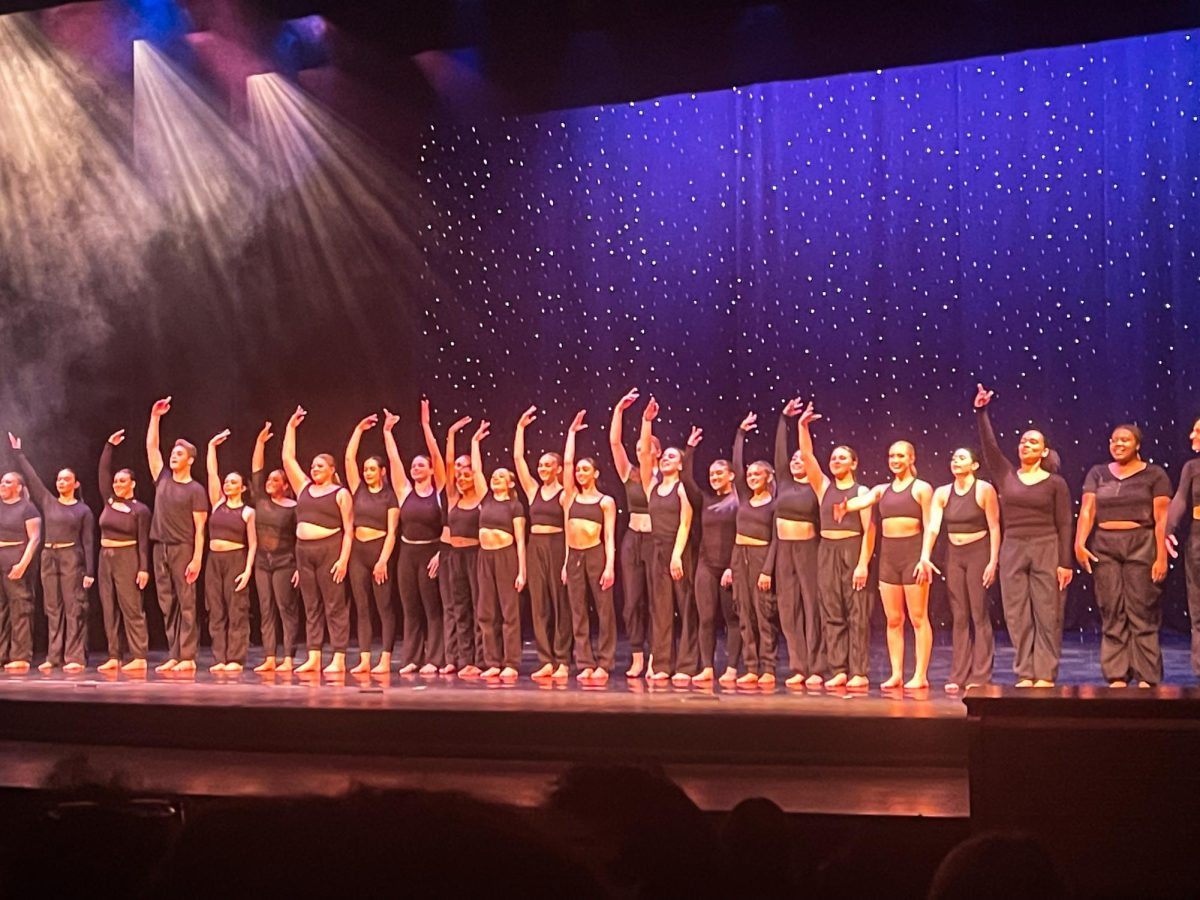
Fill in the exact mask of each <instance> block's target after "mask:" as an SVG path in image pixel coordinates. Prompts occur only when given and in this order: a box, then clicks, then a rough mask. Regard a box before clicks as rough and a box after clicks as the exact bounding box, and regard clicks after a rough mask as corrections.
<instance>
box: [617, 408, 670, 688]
mask: <svg viewBox="0 0 1200 900" xmlns="http://www.w3.org/2000/svg"><path fill="white" fill-rule="evenodd" d="M637 399H638V392H637V388H634V389H633V390H631V391H630V392H629V393H627V394H626V395H625V396H624V397H622V398H621V399H620V400H619V401H617V405H616V406H615V407H613V414H612V424H611V425H610V426H609V431H608V445H609V449H610V450H611V451H612V458H613V466H614V468H615V471H616V473H617V477H618V478H620V479H621V483H622V484H623V485H624V486H625V509H626V511H627V512H628V513H629V524H628V525H627V527H626V529H625V536H624V537H622V538H621V552H620V554H619V556H620V565H621V594H622V597H623V605H622V612H623V618H624V620H625V634H626V637H628V638H629V649H630V652H631V654H632V659H631V660H630V664H629V669H628V671H626V672H625V674H626V675H628V676H629V677H630V678H637V677H638V676H639V675H641V674H642V672H644V671H645V667H646V653H645V651H646V619H647V615H648V609H649V602H650V563H651V561H652V560H653V558H654V540H653V538H652V537H651V535H650V506H649V500H648V499H647V497H646V491H645V489H644V488H643V487H642V477H641V474H640V472H639V471H638V470H636V469H635V468H634V467H633V464H632V463H631V462H630V461H629V454H628V453H626V452H625V444H624V439H623V437H622V428H623V422H622V418H623V416H624V414H625V410H627V409H629V407H631V406H632V405H633V404H634V403H636V402H637ZM646 449H647V452H649V453H650V455H651V457H652V458H653V459H654V460H657V459H658V457H659V456H660V455H661V448H660V446H659V443H658V439H657V438H653V439H652V441H651V443H650V446H649V447H647V448H646ZM637 458H638V459H640V458H641V446H640V444H639V445H638V449H637Z"/></svg>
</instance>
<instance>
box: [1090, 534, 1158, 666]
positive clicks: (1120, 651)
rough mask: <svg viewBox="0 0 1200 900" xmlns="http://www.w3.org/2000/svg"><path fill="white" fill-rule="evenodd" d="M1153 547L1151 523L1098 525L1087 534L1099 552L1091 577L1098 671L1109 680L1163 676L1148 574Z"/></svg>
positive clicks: (1154, 586) (1154, 587)
mask: <svg viewBox="0 0 1200 900" xmlns="http://www.w3.org/2000/svg"><path fill="white" fill-rule="evenodd" d="M1156 550H1157V548H1156V547H1155V545H1154V529H1153V528H1135V529H1131V530H1129V531H1105V530H1103V529H1097V531H1096V533H1095V536H1094V537H1093V538H1092V552H1093V553H1095V554H1096V556H1098V557H1099V559H1098V560H1097V561H1096V563H1095V564H1094V565H1093V566H1092V577H1093V578H1094V580H1095V584H1096V602H1097V603H1098V604H1099V606H1100V621H1101V626H1102V627H1103V629H1104V634H1103V636H1102V637H1101V639H1100V671H1101V672H1102V673H1103V674H1104V677H1105V678H1106V679H1107V680H1108V681H1114V680H1117V679H1120V680H1122V681H1127V680H1129V679H1130V678H1133V679H1135V680H1138V681H1147V682H1149V683H1150V684H1158V683H1159V682H1160V681H1162V678H1163V661H1162V647H1161V646H1160V645H1159V642H1158V629H1159V627H1160V626H1161V625H1162V607H1161V606H1160V605H1159V602H1158V597H1159V593H1160V590H1159V586H1158V585H1157V584H1155V583H1154V579H1153V578H1151V577H1150V568H1151V566H1153V565H1154V555H1155V552H1156Z"/></svg>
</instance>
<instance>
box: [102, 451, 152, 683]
mask: <svg viewBox="0 0 1200 900" xmlns="http://www.w3.org/2000/svg"><path fill="white" fill-rule="evenodd" d="M124 440H125V429H124V428H122V429H121V430H119V431H114V432H113V433H112V434H111V435H109V438H108V440H107V441H105V442H104V449H103V450H102V451H101V453H100V470H99V481H97V484H98V485H99V486H100V491H101V493H102V494H103V496H104V511H103V512H101V513H100V519H99V524H100V564H99V572H98V573H97V580H98V581H99V585H100V611H101V612H102V613H103V616H104V637H105V640H106V642H107V647H108V659H107V660H105V661H104V662H102V663H101V664H100V665H99V667H98V668H97V671H100V672H115V671H116V670H117V669H118V668H119V669H120V670H121V671H122V672H129V673H138V672H145V671H146V652H147V650H148V647H149V643H150V638H149V635H148V634H147V632H146V609H145V607H143V606H142V591H144V590H145V589H146V585H147V584H149V583H150V507H148V506H147V505H146V504H145V503H143V502H142V501H140V500H137V499H135V498H134V496H133V492H134V489H135V488H136V487H137V484H136V482H135V481H134V480H133V472H131V471H130V470H129V469H120V470H118V471H117V473H116V475H114V474H113V470H112V455H113V448H114V447H119V446H120V445H121V444H122V443H123V442H124ZM122 626H123V627H122ZM122 631H124V636H125V646H126V647H127V648H128V650H129V659H128V660H127V661H126V663H125V664H124V665H121V634H122Z"/></svg>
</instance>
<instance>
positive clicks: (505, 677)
mask: <svg viewBox="0 0 1200 900" xmlns="http://www.w3.org/2000/svg"><path fill="white" fill-rule="evenodd" d="M520 677H521V673H520V672H518V671H517V670H516V669H514V668H513V667H512V666H505V667H504V668H503V669H501V670H500V680H501V681H516V680H517V679H518V678H520Z"/></svg>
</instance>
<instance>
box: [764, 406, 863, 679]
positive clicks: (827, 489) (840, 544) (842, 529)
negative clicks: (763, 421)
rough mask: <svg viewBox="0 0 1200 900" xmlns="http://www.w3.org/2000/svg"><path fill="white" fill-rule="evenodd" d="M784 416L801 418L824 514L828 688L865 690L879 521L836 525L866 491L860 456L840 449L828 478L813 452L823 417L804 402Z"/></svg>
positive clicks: (807, 468) (821, 575)
mask: <svg viewBox="0 0 1200 900" xmlns="http://www.w3.org/2000/svg"><path fill="white" fill-rule="evenodd" d="M783 412H784V415H785V416H793V415H794V416H797V417H798V418H797V427H798V428H799V431H800V455H801V457H802V458H803V460H804V473H805V477H806V478H807V479H808V481H809V483H810V484H811V485H812V486H813V489H814V490H815V491H816V492H817V499H818V501H819V502H820V505H821V506H820V510H821V544H820V546H819V547H818V549H817V584H818V586H819V594H820V597H821V623H822V628H823V630H824V633H825V652H826V656H827V659H828V665H829V671H830V673H831V674H830V677H829V679H828V680H826V682H825V687H826V688H830V689H836V688H843V687H844V688H847V689H849V690H852V691H865V690H866V689H867V688H869V687H870V686H871V680H870V678H869V677H868V671H869V668H870V662H871V658H870V650H871V633H870V632H871V598H870V595H869V594H868V593H867V591H866V587H867V572H868V566H869V565H870V562H871V555H872V554H873V553H874V552H875V530H876V529H875V520H874V518H873V517H872V516H871V511H870V510H869V509H864V510H861V511H860V512H859V513H858V515H857V516H846V517H845V518H844V521H840V522H839V521H837V520H836V519H835V517H834V509H835V508H836V507H839V506H840V505H841V504H843V503H845V502H846V501H847V500H849V499H850V498H852V497H861V496H862V495H864V494H866V493H867V489H866V488H865V487H864V486H862V485H861V484H859V483H858V482H857V481H855V479H854V476H855V473H856V472H857V471H858V454H857V453H855V452H854V449H853V448H852V447H848V446H846V445H845V444H839V445H838V446H836V447H834V448H833V451H832V452H831V453H830V454H829V474H826V473H825V472H824V470H822V469H821V464H820V463H819V462H818V461H817V456H816V453H815V452H814V451H813V442H812V431H811V426H812V423H813V422H815V421H817V420H818V419H820V418H821V414H820V413H818V412H816V411H815V410H814V409H813V405H812V403H809V404H807V405H803V404H801V403H800V401H799V399H795V400H792V401H791V402H790V403H789V404H788V405H787V406H785V407H784V411H783Z"/></svg>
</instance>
